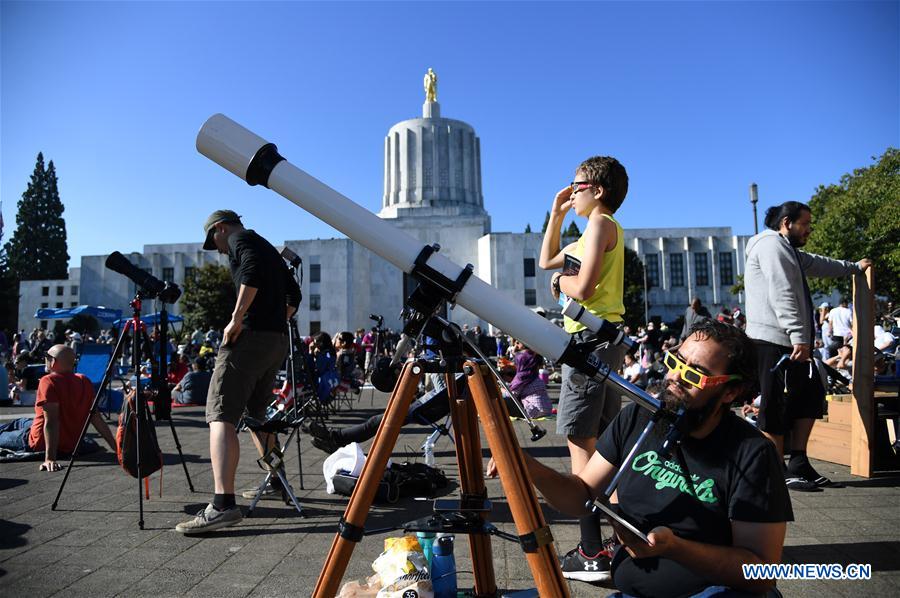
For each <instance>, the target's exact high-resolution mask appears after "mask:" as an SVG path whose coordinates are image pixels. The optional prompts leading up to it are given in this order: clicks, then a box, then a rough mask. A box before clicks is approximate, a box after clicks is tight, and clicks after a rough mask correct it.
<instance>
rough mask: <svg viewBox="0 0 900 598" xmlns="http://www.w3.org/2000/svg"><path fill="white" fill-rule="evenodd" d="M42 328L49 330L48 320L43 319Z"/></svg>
mask: <svg viewBox="0 0 900 598" xmlns="http://www.w3.org/2000/svg"><path fill="white" fill-rule="evenodd" d="M41 328H43V329H44V330H47V320H41Z"/></svg>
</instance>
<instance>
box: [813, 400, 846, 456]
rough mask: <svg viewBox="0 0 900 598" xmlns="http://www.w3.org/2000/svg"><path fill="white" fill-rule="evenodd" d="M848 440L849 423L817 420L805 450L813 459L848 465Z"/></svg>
mask: <svg viewBox="0 0 900 598" xmlns="http://www.w3.org/2000/svg"><path fill="white" fill-rule="evenodd" d="M830 408H831V404H830V403H829V409H830ZM850 442H851V441H850V425H848V424H836V423H833V422H827V421H822V420H818V421H816V422H815V424H814V425H813V429H812V433H811V434H810V435H809V444H808V445H807V447H806V452H807V454H808V455H809V456H810V457H812V458H814V459H820V460H822V461H828V462H830V463H840V464H841V465H847V466H849V465H850Z"/></svg>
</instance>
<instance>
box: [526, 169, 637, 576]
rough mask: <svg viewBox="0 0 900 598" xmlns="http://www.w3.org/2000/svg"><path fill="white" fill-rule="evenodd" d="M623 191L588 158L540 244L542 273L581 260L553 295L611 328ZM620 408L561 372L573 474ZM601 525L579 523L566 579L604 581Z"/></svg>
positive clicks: (605, 357)
mask: <svg viewBox="0 0 900 598" xmlns="http://www.w3.org/2000/svg"><path fill="white" fill-rule="evenodd" d="M627 193H628V174H627V173H626V172H625V168H624V167H623V166H622V165H621V164H620V163H619V161H618V160H616V159H615V158H611V157H608V156H594V157H592V158H588V159H587V160H585V161H584V162H582V163H581V165H580V166H579V167H578V168H577V170H576V171H575V180H574V181H573V182H572V183H571V184H570V185H569V186H567V187H565V188H564V189H562V190H561V191H560V192H559V193H557V194H556V198H555V199H554V200H553V206H552V208H551V209H550V220H549V221H548V223H547V231H546V233H545V234H544V240H543V244H542V246H541V258H540V266H541V268H543V269H544V270H558V269H560V268H563V265H564V264H565V263H566V256H567V255H568V256H570V257H571V258H575V260H577V261H578V262H580V266H579V267H578V268H577V273H568V271H567V273H562V272H555V273H554V274H553V276H552V278H551V289H552V292H553V296H554V297H556V298H558V297H559V293H560V292H563V293H565V294H566V295H567V296H569V297H571V298H573V299H575V300H576V301H578V302H579V303H580V304H581V305H584V306H585V307H586V308H587V309H588V311H590V312H591V313H593V314H594V315H596V316H598V317H601V318H604V319H606V320H608V321H610V322H621V321H622V315H623V314H624V313H625V305H624V303H623V295H624V284H625V283H624V278H625V239H624V234H623V232H622V227H621V225H619V223H618V222H616V220H615V218H613V214H614V213H615V212H616V210H618V209H619V206H621V205H622V202H623V201H624V200H625V195H626V194H627ZM570 209H574V210H575V214H577V215H578V216H582V217H584V218H587V226H586V227H585V229H584V234H582V235H581V237H580V238H579V239H578V241H577V242H575V243H572V244H570V245H568V246H566V247H565V248H563V249H560V231H561V229H562V224H563V220H564V219H565V216H566V214H567V213H568V211H569V210H570ZM570 261H573V260H570ZM565 330H566V332H568V333H569V334H572V335H577V336H578V339H579V340H587V339H589V338H591V337H592V334H591V333H590V331H587V330H585V327H584V326H583V325H582V324H579V323H578V322H575V321H574V320H570V319H569V318H566V319H565ZM595 355H597V357H598V358H599V359H600V360H601V361H603V362H604V363H607V364H609V366H610V368H612V370H613V371H615V370H617V369H618V368H619V366H621V365H622V361H623V359H624V349H622V348H621V347H605V348H603V349H598V350H597V351H595ZM621 406H622V398H621V396H619V394H618V393H617V392H616V391H614V390H613V389H611V388H606V387H604V385H603V384H598V383H597V382H595V381H594V380H592V379H589V378H587V377H586V376H585V375H584V374H582V373H581V372H579V371H578V370H576V369H574V368H571V367H569V366H563V369H562V388H561V389H560V393H559V406H558V410H557V420H556V432H557V433H558V434H564V435H565V436H566V439H567V441H568V446H569V455H570V457H571V459H572V473H578V472H579V471H581V469H582V468H583V467H584V466H585V465H586V464H587V462H588V460H590V458H591V456H592V455H593V454H594V452H595V451H596V448H595V445H596V444H597V438H598V437H599V436H600V433H601V432H602V431H603V429H604V428H605V427H606V426H607V425H608V424H609V423H610V422H611V421H612V420H613V418H614V417H615V416H616V414H618V412H619V410H620V409H621ZM600 521H601V518H600V516H599V515H596V514H592V515H588V516H587V517H584V518H582V519H581V520H580V524H581V542H580V543H579V545H578V546H577V547H575V548H574V549H572V550H570V551H569V552H568V553H567V554H566V555H564V556H563V557H562V570H563V575H564V576H565V577H566V578H568V579H576V580H581V581H589V582H594V581H603V580H606V579H609V562H610V561H609V557H610V556H611V555H610V554H608V550H606V549H604V546H603V539H602V536H601V533H600Z"/></svg>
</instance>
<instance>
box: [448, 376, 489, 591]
mask: <svg viewBox="0 0 900 598" xmlns="http://www.w3.org/2000/svg"><path fill="white" fill-rule="evenodd" d="M455 378H456V377H455V376H454V375H453V374H448V375H447V398H448V400H449V401H450V417H451V419H452V421H453V437H454V440H455V442H456V462H457V464H458V465H459V487H460V492H461V493H462V496H463V497H467V496H471V497H483V496H485V487H484V471H483V470H482V467H481V462H482V459H481V437H480V435H479V434H478V419H477V417H476V414H475V406H474V405H472V403H471V401H469V400H467V399H466V397H462V398H460V397H458V396H457V392H456V379H455ZM464 508H465V506H464ZM482 519H485V520H486V519H487V514H482ZM469 551H470V553H471V555H472V567H473V569H474V572H475V595H476V596H493V595H494V594H496V592H497V581H496V578H495V577H494V559H493V553H492V551H491V537H490V536H488V535H487V534H469Z"/></svg>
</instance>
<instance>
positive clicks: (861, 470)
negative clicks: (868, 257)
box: [850, 268, 875, 478]
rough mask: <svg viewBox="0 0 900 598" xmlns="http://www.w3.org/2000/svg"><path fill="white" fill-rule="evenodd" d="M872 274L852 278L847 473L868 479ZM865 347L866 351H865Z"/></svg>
mask: <svg viewBox="0 0 900 598" xmlns="http://www.w3.org/2000/svg"><path fill="white" fill-rule="evenodd" d="M874 327H875V272H874V268H869V269H868V270H866V272H865V273H864V274H857V275H855V276H854V277H853V338H854V339H856V340H855V343H854V346H855V347H856V348H857V350H855V351H853V383H852V389H851V390H852V392H853V402H852V403H851V404H852V405H853V410H852V413H851V418H852V419H851V425H850V473H851V474H853V475H858V476H863V477H866V478H868V477H871V476H872V456H873V449H874V447H875V398H874V396H873V394H872V390H873V378H874V367H875V364H874V355H873V354H874V351H873V350H872V349H871V348H872V347H874V346H875V330H874ZM867 347H868V349H867Z"/></svg>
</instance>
